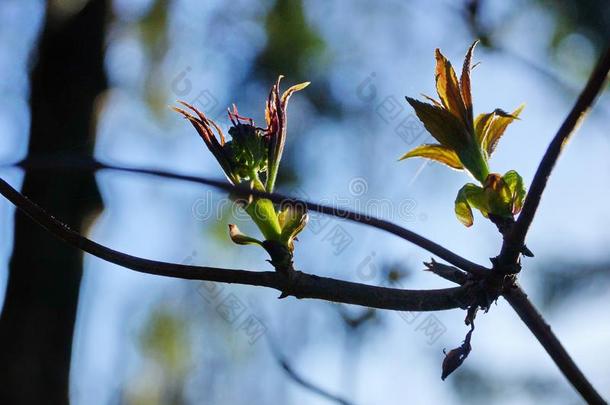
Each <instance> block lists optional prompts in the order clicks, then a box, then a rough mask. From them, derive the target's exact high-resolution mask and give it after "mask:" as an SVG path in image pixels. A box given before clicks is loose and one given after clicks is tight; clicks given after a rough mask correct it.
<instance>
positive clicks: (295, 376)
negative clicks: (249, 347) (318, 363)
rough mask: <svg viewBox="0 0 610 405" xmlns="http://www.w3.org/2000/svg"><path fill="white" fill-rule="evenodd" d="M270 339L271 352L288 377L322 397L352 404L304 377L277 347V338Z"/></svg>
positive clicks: (340, 404)
mask: <svg viewBox="0 0 610 405" xmlns="http://www.w3.org/2000/svg"><path fill="white" fill-rule="evenodd" d="M268 340H269V348H270V349H271V353H272V354H273V356H274V357H275V360H276V361H277V363H278V364H279V365H280V367H282V370H284V372H285V373H286V375H287V376H288V378H290V379H291V380H292V381H294V382H295V383H296V384H298V385H300V386H301V387H303V388H305V389H306V390H308V391H311V392H312V393H314V394H316V395H319V396H320V397H322V398H325V399H327V400H329V401H331V402H336V403H337V404H339V405H352V404H351V402H349V401H347V400H346V399H344V398H342V397H340V396H338V395H335V394H332V393H330V392H329V391H327V390H326V389H324V388H321V387H318V386H317V385H315V384H314V383H312V382H311V381H308V380H306V379H305V378H304V377H302V376H301V375H300V374H299V373H297V372H296V371H295V369H294V368H293V367H292V366H291V365H290V363H289V362H288V360H287V359H286V357H284V356H283V355H282V353H280V350H279V348H277V347H276V345H275V340H272V339H271V338H269V339H268Z"/></svg>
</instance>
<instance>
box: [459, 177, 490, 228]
mask: <svg viewBox="0 0 610 405" xmlns="http://www.w3.org/2000/svg"><path fill="white" fill-rule="evenodd" d="M482 197H483V189H482V188H481V187H479V186H477V185H476V184H473V183H468V184H466V185H464V187H462V188H461V189H460V191H459V192H458V195H457V197H456V199H455V215H456V216H457V218H458V219H459V220H460V222H461V223H462V224H464V225H465V226H467V227H470V226H472V224H473V222H474V219H473V216H472V208H471V207H470V206H471V201H473V200H475V201H478V200H480V199H481V198H482ZM475 208H476V207H475Z"/></svg>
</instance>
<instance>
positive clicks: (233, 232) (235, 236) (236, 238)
mask: <svg viewBox="0 0 610 405" xmlns="http://www.w3.org/2000/svg"><path fill="white" fill-rule="evenodd" d="M229 236H230V237H231V240H232V241H233V242H235V243H237V244H238V245H252V244H256V245H261V246H263V242H261V241H260V240H258V239H255V238H253V237H251V236H247V235H244V234H243V233H242V232H241V231H240V230H239V228H238V227H237V225H235V224H229Z"/></svg>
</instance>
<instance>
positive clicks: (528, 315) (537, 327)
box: [503, 284, 606, 404]
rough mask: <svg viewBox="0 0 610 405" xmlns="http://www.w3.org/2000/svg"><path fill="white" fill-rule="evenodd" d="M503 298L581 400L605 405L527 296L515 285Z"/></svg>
mask: <svg viewBox="0 0 610 405" xmlns="http://www.w3.org/2000/svg"><path fill="white" fill-rule="evenodd" d="M503 297H504V298H506V300H507V301H508V303H509V304H510V305H511V306H512V307H513V309H514V310H515V312H516V313H517V315H519V318H521V320H522V321H523V323H525V325H527V327H528V328H529V330H530V331H531V332H532V333H533V334H534V336H536V339H538V341H539V342H540V344H541V345H542V347H544V350H546V352H547V353H548V354H549V356H551V358H552V359H553V361H554V362H555V364H556V365H557V367H559V369H560V370H561V372H562V373H563V375H564V376H565V377H566V378H567V379H568V381H569V382H570V383H571V384H572V386H574V388H575V389H576V390H577V391H578V392H579V393H580V395H582V397H583V399H584V400H586V401H587V403H589V404H606V401H605V400H604V399H603V398H602V397H601V395H600V394H599V393H598V392H597V391H596V390H595V388H594V387H593V385H591V383H590V382H589V380H587V377H585V375H584V374H583V373H582V371H580V369H579V368H578V366H577V365H576V363H575V362H574V360H572V358H571V357H570V355H569V354H568V352H567V351H566V349H565V348H564V347H563V346H562V344H561V342H560V341H559V339H557V336H555V334H554V333H553V331H552V330H551V327H550V326H549V325H548V324H547V323H546V321H545V320H544V318H543V317H542V315H540V313H539V312H538V310H537V309H536V307H534V305H533V304H532V302H531V301H530V300H529V298H528V297H527V294H525V292H523V290H522V289H521V288H520V287H519V286H518V285H517V284H515V285H514V287H513V288H509V289H507V290H506V291H505V292H504V294H503Z"/></svg>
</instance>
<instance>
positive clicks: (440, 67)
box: [434, 48, 467, 125]
mask: <svg viewBox="0 0 610 405" xmlns="http://www.w3.org/2000/svg"><path fill="white" fill-rule="evenodd" d="M435 55H436V69H435V72H434V74H435V80H436V91H437V93H438V96H439V98H440V99H441V103H442V104H443V105H444V106H445V108H446V109H447V110H448V111H449V112H450V113H452V114H453V115H455V116H456V117H457V118H458V119H459V120H460V121H461V122H462V123H463V124H464V125H467V124H466V108H465V107H464V102H463V101H462V96H461V94H460V86H459V83H458V80H457V76H456V74H455V70H453V66H451V62H449V60H448V59H447V58H445V56H444V55H443V54H442V53H441V51H440V50H439V49H438V48H437V49H436V52H435Z"/></svg>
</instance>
